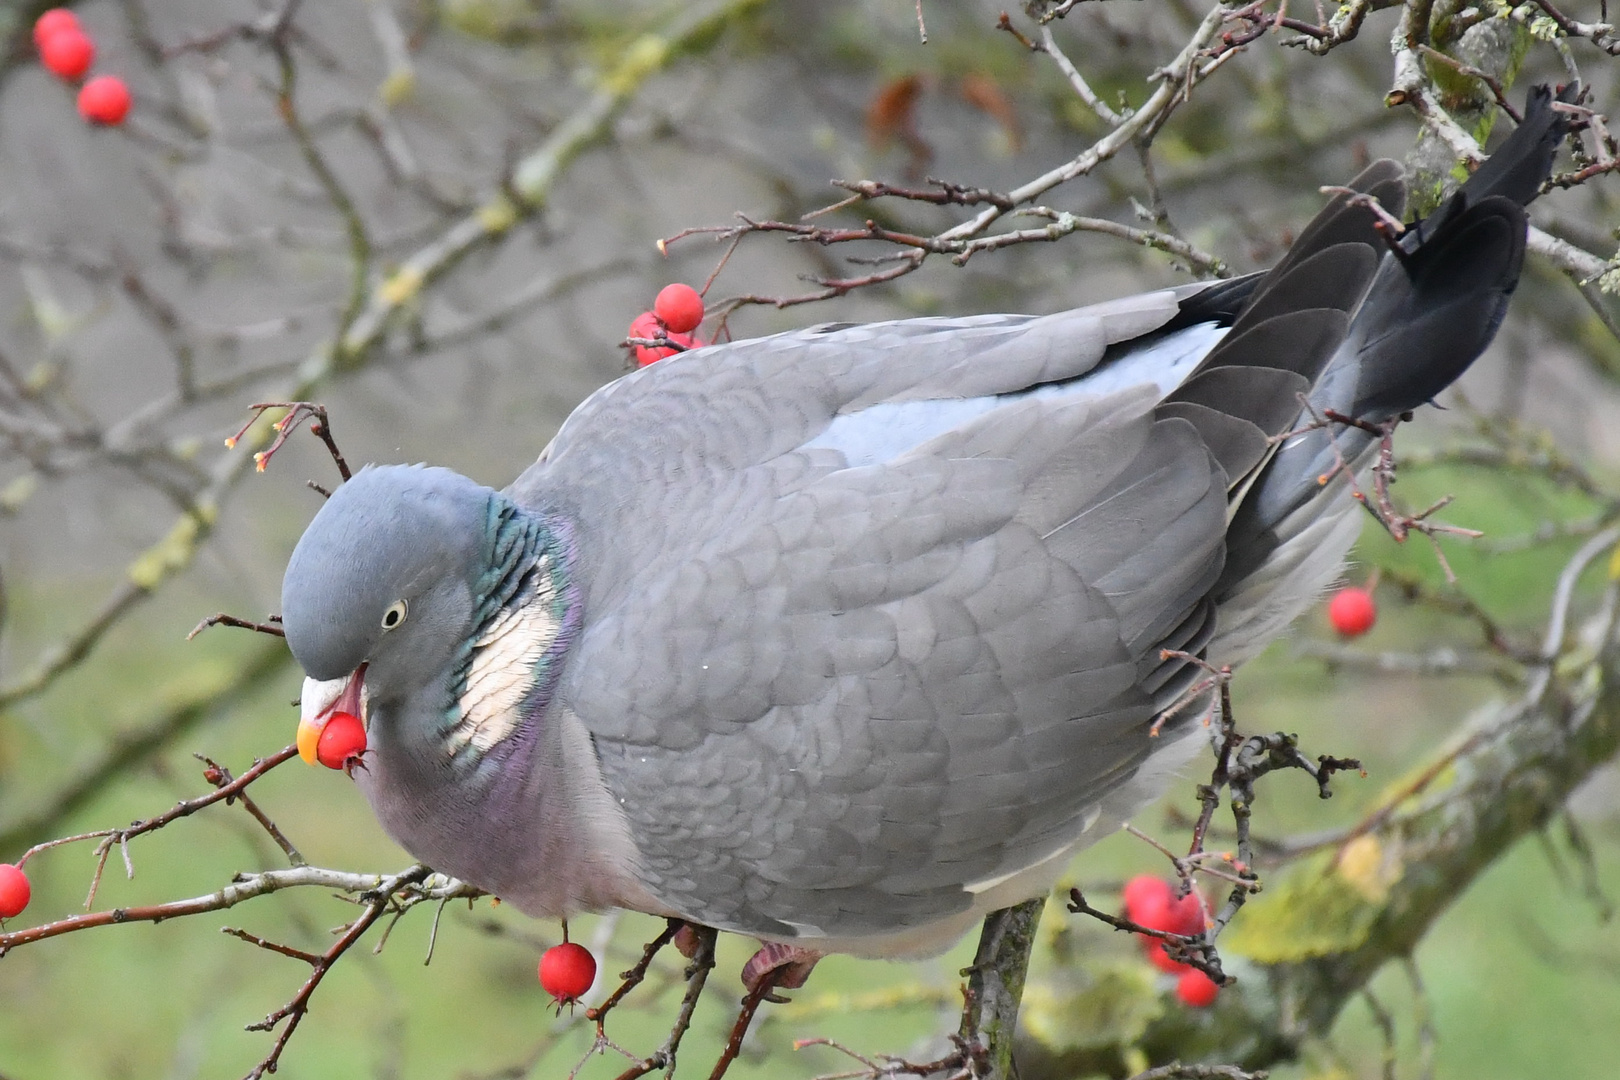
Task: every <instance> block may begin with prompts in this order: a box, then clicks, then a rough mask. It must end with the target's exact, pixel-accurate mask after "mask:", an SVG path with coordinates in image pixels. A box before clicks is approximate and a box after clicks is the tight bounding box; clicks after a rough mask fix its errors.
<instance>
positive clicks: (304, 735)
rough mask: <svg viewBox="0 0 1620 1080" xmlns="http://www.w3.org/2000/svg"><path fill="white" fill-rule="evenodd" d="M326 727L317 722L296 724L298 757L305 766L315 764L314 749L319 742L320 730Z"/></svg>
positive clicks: (304, 721)
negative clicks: (302, 760)
mask: <svg viewBox="0 0 1620 1080" xmlns="http://www.w3.org/2000/svg"><path fill="white" fill-rule="evenodd" d="M325 726H326V725H325V724H323V723H321V722H320V721H317V720H300V721H299V722H298V756H299V757H301V758H303V759H304V763H305V764H307V765H313V764H315V747H316V746H318V745H319V744H320V741H321V729H322V728H323V727H325Z"/></svg>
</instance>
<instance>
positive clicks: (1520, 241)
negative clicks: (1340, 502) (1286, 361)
mask: <svg viewBox="0 0 1620 1080" xmlns="http://www.w3.org/2000/svg"><path fill="white" fill-rule="evenodd" d="M1578 93H1579V87H1578V86H1570V87H1566V88H1564V89H1563V90H1562V91H1560V92H1559V94H1558V95H1557V96H1556V98H1555V97H1554V95H1553V93H1552V91H1550V90H1548V89H1547V88H1546V87H1542V86H1538V87H1536V88H1534V89H1533V90H1531V92H1530V96H1529V101H1528V104H1527V106H1526V110H1525V119H1524V122H1523V123H1522V124H1520V125H1519V127H1518V129H1517V130H1515V131H1514V132H1513V134H1512V135H1510V136H1509V137H1508V138H1507V139H1506V140H1505V141H1504V142H1503V143H1502V145H1501V146H1500V147H1499V148H1498V149H1497V151H1496V154H1495V155H1494V156H1492V157H1491V158H1490V160H1488V161H1487V162H1486V163H1485V164H1484V165H1481V166H1480V167H1479V169H1478V170H1476V171H1475V173H1474V175H1473V176H1471V177H1469V179H1468V180H1467V182H1465V183H1464V184H1463V185H1462V187H1461V188H1459V189H1458V190H1457V192H1456V193H1455V194H1454V195H1452V196H1451V198H1450V199H1449V200H1447V201H1446V203H1445V204H1444V205H1443V206H1442V207H1441V208H1440V209H1439V210H1438V211H1437V212H1436V213H1434V214H1433V215H1431V216H1430V217H1429V218H1427V219H1425V220H1424V221H1421V222H1417V223H1415V224H1414V225H1412V226H1411V227H1409V228H1408V229H1407V230H1406V232H1405V233H1403V234H1402V236H1401V238H1400V240H1399V241H1397V243H1396V245H1395V246H1396V250H1394V251H1391V252H1390V253H1389V254H1387V255H1386V256H1385V258H1384V260H1383V262H1382V263H1381V265H1380V266H1379V269H1378V274H1377V276H1376V278H1375V279H1374V281H1373V284H1372V287H1371V288H1370V289H1369V290H1368V292H1367V298H1366V300H1365V301H1364V302H1363V303H1362V305H1361V307H1360V308H1359V309H1358V310H1357V311H1356V313H1355V316H1354V318H1353V319H1352V320H1351V323H1350V328H1349V332H1348V333H1347V334H1346V336H1345V341H1344V344H1343V345H1342V346H1341V347H1340V348H1339V350H1338V351H1337V353H1335V355H1334V357H1333V359H1332V360H1331V361H1330V362H1329V363H1328V365H1327V368H1326V370H1325V371H1324V372H1323V374H1322V377H1321V379H1319V380H1318V381H1317V382H1316V385H1315V388H1314V389H1313V390H1312V392H1311V394H1310V398H1309V400H1310V403H1311V407H1312V408H1313V409H1315V410H1316V412H1317V413H1318V415H1320V414H1321V413H1323V412H1325V411H1326V410H1329V409H1331V410H1334V411H1336V412H1340V413H1345V414H1348V415H1351V416H1355V417H1356V418H1358V419H1361V420H1366V421H1369V422H1371V423H1379V422H1382V421H1384V420H1388V419H1390V418H1391V417H1394V416H1398V415H1399V414H1401V413H1403V412H1406V411H1408V410H1411V409H1415V408H1417V407H1418V406H1419V405H1422V404H1423V403H1424V402H1426V401H1429V400H1430V399H1431V398H1433V397H1434V396H1435V395H1436V394H1438V393H1439V392H1440V391H1441V390H1443V389H1445V388H1446V387H1447V386H1449V385H1451V383H1453V382H1454V381H1456V380H1457V379H1458V378H1459V377H1460V376H1461V375H1462V374H1463V372H1464V371H1466V370H1467V369H1468V366H1469V365H1470V364H1472V363H1473V362H1474V360H1475V359H1477V358H1478V357H1479V355H1480V354H1481V353H1482V352H1484V351H1485V348H1486V346H1488V345H1489V344H1490V342H1491V339H1492V338H1493V337H1494V336H1495V334H1496V330H1497V327H1499V326H1500V325H1501V322H1502V317H1503V315H1504V314H1505V313H1506V311H1507V304H1508V298H1509V297H1510V296H1511V295H1512V293H1513V289H1514V286H1515V285H1517V284H1518V280H1519V271H1520V269H1521V267H1522V265H1523V262H1524V247H1525V234H1526V216H1525V211H1524V204H1526V203H1528V202H1530V201H1531V200H1532V199H1534V198H1535V197H1536V195H1537V194H1538V193H1539V192H1540V189H1541V184H1542V182H1543V181H1544V180H1545V179H1546V178H1547V176H1548V174H1549V173H1550V172H1551V170H1552V162H1553V156H1554V154H1555V153H1556V151H1557V149H1558V144H1559V142H1560V141H1561V140H1562V139H1563V137H1564V135H1565V133H1566V132H1567V131H1568V129H1569V119H1568V116H1567V114H1564V113H1562V112H1560V111H1558V110H1556V109H1554V108H1553V102H1554V101H1555V100H1556V101H1564V102H1568V101H1573V100H1574V99H1575V97H1576V95H1577V94H1578ZM1383 201H1385V202H1386V204H1387V202H1388V201H1389V200H1383ZM1302 419H1308V414H1307V415H1306V416H1304V417H1302ZM1372 438H1373V436H1372V435H1370V434H1369V433H1367V432H1364V431H1362V430H1360V429H1357V428H1347V427H1339V426H1335V428H1334V430H1333V432H1332V435H1331V438H1330V436H1329V434H1328V432H1327V431H1313V432H1309V433H1307V434H1305V435H1302V436H1299V437H1297V438H1295V439H1292V440H1289V441H1288V442H1287V443H1286V444H1285V445H1283V446H1282V447H1281V448H1280V449H1279V450H1278V451H1277V453H1276V454H1275V455H1274V456H1273V457H1272V458H1271V460H1270V461H1269V462H1268V463H1267V464H1266V466H1265V469H1264V471H1263V472H1262V473H1261V475H1260V477H1259V479H1258V480H1257V481H1256V482H1255V485H1254V488H1253V489H1252V490H1251V491H1250V492H1249V494H1248V497H1247V498H1246V499H1245V500H1244V502H1243V504H1242V505H1241V506H1240V507H1239V509H1238V511H1237V513H1236V515H1235V516H1234V518H1233V521H1232V525H1231V528H1230V529H1229V530H1228V534H1227V544H1228V546H1227V551H1228V555H1227V566H1226V571H1225V573H1224V574H1223V578H1222V586H1221V587H1218V588H1217V592H1216V595H1217V596H1220V595H1222V594H1223V593H1229V592H1230V591H1232V589H1235V588H1236V587H1237V586H1238V585H1239V584H1240V583H1241V582H1242V581H1243V580H1244V579H1246V578H1247V577H1249V575H1250V574H1252V573H1253V572H1254V571H1255V570H1256V569H1258V568H1259V567H1260V566H1262V565H1263V564H1264V563H1265V562H1266V560H1267V559H1268V558H1270V556H1271V554H1272V552H1273V551H1275V550H1276V549H1277V547H1278V546H1280V545H1281V544H1282V543H1283V542H1284V541H1285V540H1286V539H1287V537H1283V536H1279V535H1278V528H1279V526H1281V525H1282V523H1283V522H1284V521H1285V520H1286V519H1288V518H1289V517H1290V515H1292V514H1293V513H1294V512H1295V511H1297V510H1299V509H1300V508H1301V507H1303V506H1304V505H1305V504H1306V503H1308V502H1309V501H1310V500H1311V499H1312V498H1313V497H1315V496H1317V495H1319V494H1321V492H1322V488H1321V484H1320V483H1319V481H1318V478H1319V477H1320V476H1322V475H1323V474H1325V473H1329V472H1331V471H1332V470H1333V468H1334V466H1335V465H1336V464H1337V463H1338V461H1339V460H1340V458H1341V456H1342V457H1343V459H1345V460H1348V461H1355V460H1356V459H1357V458H1358V457H1360V456H1361V455H1362V453H1363V452H1365V451H1366V449H1367V448H1368V447H1369V446H1370V445H1371V442H1372ZM1335 451H1337V452H1335ZM1283 531H1285V532H1288V533H1289V534H1290V535H1292V533H1293V531H1294V526H1289V527H1287V528H1285V529H1284V530H1283Z"/></svg>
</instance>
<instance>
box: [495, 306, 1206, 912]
mask: <svg viewBox="0 0 1620 1080" xmlns="http://www.w3.org/2000/svg"><path fill="white" fill-rule="evenodd" d="M1175 310H1176V304H1175V300H1174V297H1173V296H1171V295H1170V294H1168V293H1166V294H1153V295H1150V296H1148V297H1138V298H1133V300H1132V301H1131V302H1129V303H1121V304H1115V305H1108V306H1105V307H1104V308H1102V309H1100V310H1096V309H1092V310H1089V311H1088V310H1087V309H1082V310H1081V311H1079V312H1070V313H1065V314H1064V315H1061V316H1049V317H1046V318H1043V319H1024V318H1016V317H994V318H985V319H977V320H968V321H965V322H964V321H953V322H945V321H936V320H923V321H915V322H906V323H900V324H888V325H879V326H875V327H861V328H855V329H830V330H822V331H812V332H805V333H801V334H794V335H784V336H781V337H777V338H769V339H763V340H761V341H758V342H745V343H741V344H739V345H736V346H730V347H726V348H723V349H711V350H703V351H700V352H696V353H694V354H692V355H690V356H686V357H682V358H679V359H678V360H677V361H676V363H673V364H668V362H667V361H666V362H665V363H666V364H668V367H667V369H665V370H664V371H663V372H662V374H661V376H660V375H658V374H657V373H658V372H659V368H660V367H662V366H663V365H658V366H655V367H654V368H650V369H648V370H647V372H645V373H643V374H642V375H641V376H640V377H639V378H638V377H632V378H631V379H627V380H623V381H621V382H620V383H617V384H614V385H613V386H612V387H609V388H607V390H606V391H605V392H604V393H602V394H599V395H598V396H597V397H595V398H593V399H592V400H591V401H590V402H588V403H587V406H586V407H584V409H583V410H582V411H581V412H580V413H577V414H576V416H575V417H574V418H571V419H570V421H569V424H568V425H567V426H566V427H565V429H564V430H563V431H562V432H560V433H559V435H558V438H557V440H556V441H555V442H554V443H553V445H552V447H551V448H549V450H548V452H547V454H546V455H545V457H544V458H543V459H542V461H541V462H540V463H539V464H537V465H536V466H535V468H534V469H532V470H531V471H530V472H529V473H526V474H525V475H524V476H523V477H522V478H520V480H519V481H518V482H517V483H516V484H515V485H514V486H513V489H512V491H513V494H514V496H515V497H517V498H519V499H520V500H527V501H544V502H547V503H548V504H551V505H553V506H556V505H559V504H560V505H561V506H562V507H563V508H564V509H565V510H566V511H568V512H571V513H572V515H573V516H574V518H575V520H576V521H577V522H578V523H579V524H578V528H579V534H578V546H579V550H580V565H581V566H582V568H583V571H582V576H583V578H584V580H585V583H586V589H587V601H586V627H585V629H584V631H583V632H582V634H581V637H580V639H579V640H578V642H577V644H576V646H575V649H574V652H573V655H572V656H571V658H570V663H569V669H568V672H567V673H566V674H565V676H564V681H563V684H562V686H561V687H560V699H561V700H562V701H563V703H564V704H566V706H567V707H569V708H571V709H572V710H573V711H574V712H575V713H576V714H577V715H578V716H579V717H580V718H581V719H582V720H583V722H584V723H585V725H586V727H587V728H588V729H589V730H590V731H591V732H592V734H593V736H594V739H595V743H596V748H597V752H598V754H599V757H600V760H601V765H602V770H603V775H604V777H605V779H606V781H607V783H608V786H609V788H610V789H611V791H612V792H613V793H614V795H615V796H616V797H617V798H618V799H619V801H620V803H621V805H622V806H623V808H624V811H625V813H626V815H627V816H628V818H629V821H630V824H631V829H632V832H633V835H634V836H635V839H636V842H637V844H638V847H639V848H640V851H641V855H642V859H643V866H642V871H643V873H644V875H645V876H646V878H647V882H648V885H649V887H650V888H651V889H652V891H653V892H654V893H655V894H656V895H658V896H659V897H660V899H662V900H663V901H664V902H665V903H667V904H669V905H670V906H671V907H672V908H674V909H676V910H678V911H680V912H681V913H682V914H684V915H686V916H688V917H691V918H693V919H696V920H699V921H701V922H704V923H706V924H709V925H715V926H722V927H729V928H735V929H741V930H748V931H753V932H756V933H767V934H777V935H784V934H794V933H810V934H832V935H840V936H841V935H858V934H867V933H880V932H886V931H892V930H896V929H902V928H905V927H908V926H914V925H920V924H923V923H927V922H932V921H934V920H937V919H939V918H942V917H944V916H946V915H949V914H951V913H953V912H955V911H959V910H962V909H965V908H966V907H967V906H968V904H969V902H970V901H971V895H970V894H969V893H968V892H966V891H964V890H965V888H967V887H969V886H972V885H974V884H975V883H979V882H983V881H986V880H988V879H994V878H996V877H999V876H1002V875H1004V874H1007V873H1010V872H1012V871H1015V870H1018V869H1022V868H1024V867H1027V866H1029V865H1032V864H1034V863H1036V862H1039V861H1041V860H1043V859H1044V858H1046V857H1048V856H1049V855H1051V854H1053V853H1054V852H1056V851H1059V850H1061V849H1063V848H1065V847H1067V846H1069V845H1070V844H1072V843H1073V841H1074V840H1075V839H1076V838H1077V837H1078V835H1079V833H1080V832H1081V831H1082V830H1083V828H1084V825H1085V822H1086V819H1087V814H1088V812H1089V811H1091V810H1092V808H1093V807H1094V806H1095V805H1096V803H1097V802H1098V800H1099V799H1101V798H1102V797H1103V796H1104V795H1105V794H1107V793H1108V792H1109V791H1111V790H1112V789H1113V788H1114V787H1116V786H1117V785H1119V784H1120V783H1122V782H1123V781H1124V780H1125V779H1127V778H1128V777H1129V776H1130V775H1131V774H1132V772H1133V771H1134V770H1135V769H1136V767H1137V766H1138V765H1139V764H1140V763H1141V761H1142V760H1143V759H1144V758H1145V757H1146V755H1147V754H1148V752H1149V749H1150V747H1151V745H1152V742H1151V740H1150V739H1149V737H1148V733H1147V728H1148V726H1149V724H1150V723H1151V720H1152V717H1153V715H1154V713H1155V711H1156V709H1157V708H1158V707H1162V704H1163V702H1164V701H1165V700H1166V699H1167V698H1168V697H1169V696H1173V694H1174V692H1175V691H1176V690H1178V689H1179V685H1177V684H1176V680H1174V679H1173V678H1171V677H1170V676H1171V675H1172V674H1173V673H1174V668H1172V669H1165V668H1164V666H1163V665H1161V663H1160V661H1159V659H1158V648H1159V647H1160V645H1161V643H1165V642H1169V643H1171V644H1175V643H1178V642H1188V643H1192V642H1194V641H1195V639H1200V638H1201V636H1207V633H1208V629H1209V627H1208V624H1209V623H1210V621H1211V619H1212V612H1211V608H1210V605H1209V604H1208V602H1207V601H1205V600H1204V596H1205V594H1206V593H1207V592H1208V591H1209V589H1210V587H1211V586H1212V585H1213V583H1214V581H1215V579H1216V577H1217V576H1218V575H1219V573H1220V568H1221V563H1222V553H1223V542H1222V533H1223V530H1224V526H1225V517H1226V490H1227V479H1226V474H1225V472H1223V470H1222V469H1221V467H1220V466H1219V464H1218V463H1217V461H1216V460H1215V458H1214V457H1212V455H1211V454H1210V452H1209V451H1208V450H1207V449H1206V447H1205V445H1204V442H1203V441H1202V439H1201V438H1200V436H1199V434H1198V431H1197V429H1196V428H1195V427H1194V425H1193V424H1192V423H1190V422H1188V421H1187V420H1185V419H1182V418H1180V417H1177V416H1171V415H1159V414H1156V412H1155V405H1156V403H1157V402H1158V401H1159V399H1160V398H1162V397H1163V395H1164V393H1165V392H1166V390H1167V389H1169V388H1170V387H1171V386H1174V385H1175V382H1176V381H1179V379H1180V378H1182V377H1184V376H1185V374H1186V372H1187V371H1188V370H1190V369H1191V367H1192V366H1193V365H1194V364H1196V362H1197V360H1198V359H1199V357H1200V356H1201V355H1202V352H1203V351H1207V348H1208V342H1207V341H1206V342H1204V343H1203V344H1202V345H1201V347H1200V348H1197V349H1194V350H1193V351H1191V352H1189V353H1188V355H1187V356H1185V357H1182V358H1180V359H1177V360H1175V361H1174V362H1173V363H1171V364H1169V369H1170V370H1171V374H1170V375H1168V376H1166V379H1165V381H1166V384H1167V385H1159V384H1158V383H1157V382H1155V381H1153V380H1152V379H1146V380H1144V379H1137V380H1135V381H1134V382H1133V381H1132V380H1129V379H1125V378H1112V379H1100V380H1098V382H1099V388H1096V389H1092V390H1088V391H1082V390H1080V389H1078V388H1079V386H1080V384H1083V383H1086V382H1088V381H1090V380H1079V381H1078V382H1074V380H1076V379H1077V377H1078V376H1080V375H1082V374H1085V373H1086V372H1087V371H1089V370H1091V369H1092V368H1093V367H1095V366H1096V365H1098V362H1099V361H1101V360H1103V359H1104V357H1105V354H1106V351H1107V348H1108V346H1109V345H1110V344H1113V343H1115V342H1118V341H1122V340H1128V339H1131V338H1134V337H1136V336H1138V335H1140V334H1142V333H1143V332H1145V331H1148V330H1151V329H1153V328H1154V327H1157V326H1159V325H1161V324H1162V323H1164V322H1165V321H1166V320H1167V319H1169V318H1170V317H1171V315H1172V314H1173V313H1174V312H1175ZM1195 344H1196V343H1195ZM1160 360H1162V358H1160V359H1159V360H1155V362H1154V366H1155V367H1158V366H1162V365H1161V364H1160ZM1105 366H1106V365H1105ZM1148 370H1152V368H1149V369H1148ZM1040 387H1050V388H1053V389H1051V390H1050V391H1047V390H1042V389H1038V388H1040ZM1032 388H1037V389H1032ZM998 395H1000V396H998ZM908 403H911V404H908ZM881 410H887V411H886V412H885V411H881ZM975 410H977V411H976V412H975ZM840 416H863V417H867V418H868V422H866V423H864V425H846V427H845V428H840V427H839V426H838V424H837V420H838V418H839V417H840ZM895 429H903V430H905V431H906V432H908V433H909V434H908V435H906V436H905V437H904V438H900V439H899V440H898V441H897V440H896V439H895V438H894V437H892V432H893V430H895ZM829 432H830V433H832V437H829ZM908 440H910V445H905V443H906V442H907V441H908ZM874 447H875V449H874ZM852 462H857V463H856V464H852ZM860 462H865V463H864V464H863V463H860Z"/></svg>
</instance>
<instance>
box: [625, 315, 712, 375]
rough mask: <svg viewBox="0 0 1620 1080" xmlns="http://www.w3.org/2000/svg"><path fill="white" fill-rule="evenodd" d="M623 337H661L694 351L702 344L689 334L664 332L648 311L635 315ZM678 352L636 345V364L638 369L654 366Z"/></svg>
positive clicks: (661, 324)
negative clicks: (649, 365) (628, 330)
mask: <svg viewBox="0 0 1620 1080" xmlns="http://www.w3.org/2000/svg"><path fill="white" fill-rule="evenodd" d="M625 336H626V337H633V338H656V337H659V336H663V337H666V338H668V339H669V340H670V341H673V342H674V343H675V344H677V345H684V346H686V348H688V349H695V348H697V347H698V346H699V345H700V344H702V342H700V341H698V340H697V339H696V338H694V337H693V336H692V335H691V334H678V333H674V332H673V331H666V330H665V328H664V324H663V323H661V322H660V321H659V320H658V316H656V315H654V314H653V313H652V312H650V311H643V312H642V313H641V314H640V315H637V316H636V317H635V319H634V320H632V321H631V323H630V332H629V333H628V334H626V335H625ZM678 351H679V350H676V349H671V348H668V347H666V346H663V345H637V346H635V356H636V364H637V365H638V366H640V367H646V366H647V365H648V364H656V363H657V362H658V361H660V360H662V359H663V358H664V357H666V356H674V355H675V353H676V352H678Z"/></svg>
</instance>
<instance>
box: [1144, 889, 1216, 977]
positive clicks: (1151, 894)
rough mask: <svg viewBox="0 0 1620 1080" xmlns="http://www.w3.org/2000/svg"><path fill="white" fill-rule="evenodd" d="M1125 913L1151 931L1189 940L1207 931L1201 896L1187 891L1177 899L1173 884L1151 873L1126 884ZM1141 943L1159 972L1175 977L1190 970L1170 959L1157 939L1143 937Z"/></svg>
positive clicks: (1145, 954)
mask: <svg viewBox="0 0 1620 1080" xmlns="http://www.w3.org/2000/svg"><path fill="white" fill-rule="evenodd" d="M1125 914H1126V917H1128V918H1129V919H1130V920H1131V921H1132V922H1134V923H1138V924H1140V925H1142V926H1145V927H1147V928H1148V929H1149V930H1162V931H1164V932H1165V933H1169V934H1182V935H1184V936H1186V937H1192V936H1194V935H1196V934H1202V933H1203V932H1204V909H1203V905H1202V903H1201V902H1200V901H1199V898H1198V895H1197V894H1196V893H1194V892H1188V893H1187V895H1186V896H1183V897H1181V898H1180V899H1177V898H1176V895H1175V886H1174V885H1172V884H1171V883H1170V882H1168V881H1165V880H1164V879H1163V878H1156V877H1153V876H1151V875H1148V874H1142V875H1140V876H1138V877H1134V878H1132V879H1131V880H1130V881H1129V882H1128V883H1127V884H1126V886H1125ZM1141 943H1142V952H1143V955H1144V956H1146V957H1147V960H1148V962H1149V963H1150V964H1152V965H1153V966H1154V967H1156V968H1158V969H1159V970H1160V971H1165V972H1169V973H1170V974H1172V975H1173V974H1176V973H1178V972H1182V971H1186V970H1187V965H1186V964H1183V963H1181V962H1179V961H1177V960H1173V959H1171V957H1170V954H1169V952H1167V951H1166V949H1165V946H1164V942H1163V941H1160V940H1159V939H1158V938H1152V937H1147V936H1145V935H1144V936H1142V938H1141Z"/></svg>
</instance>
